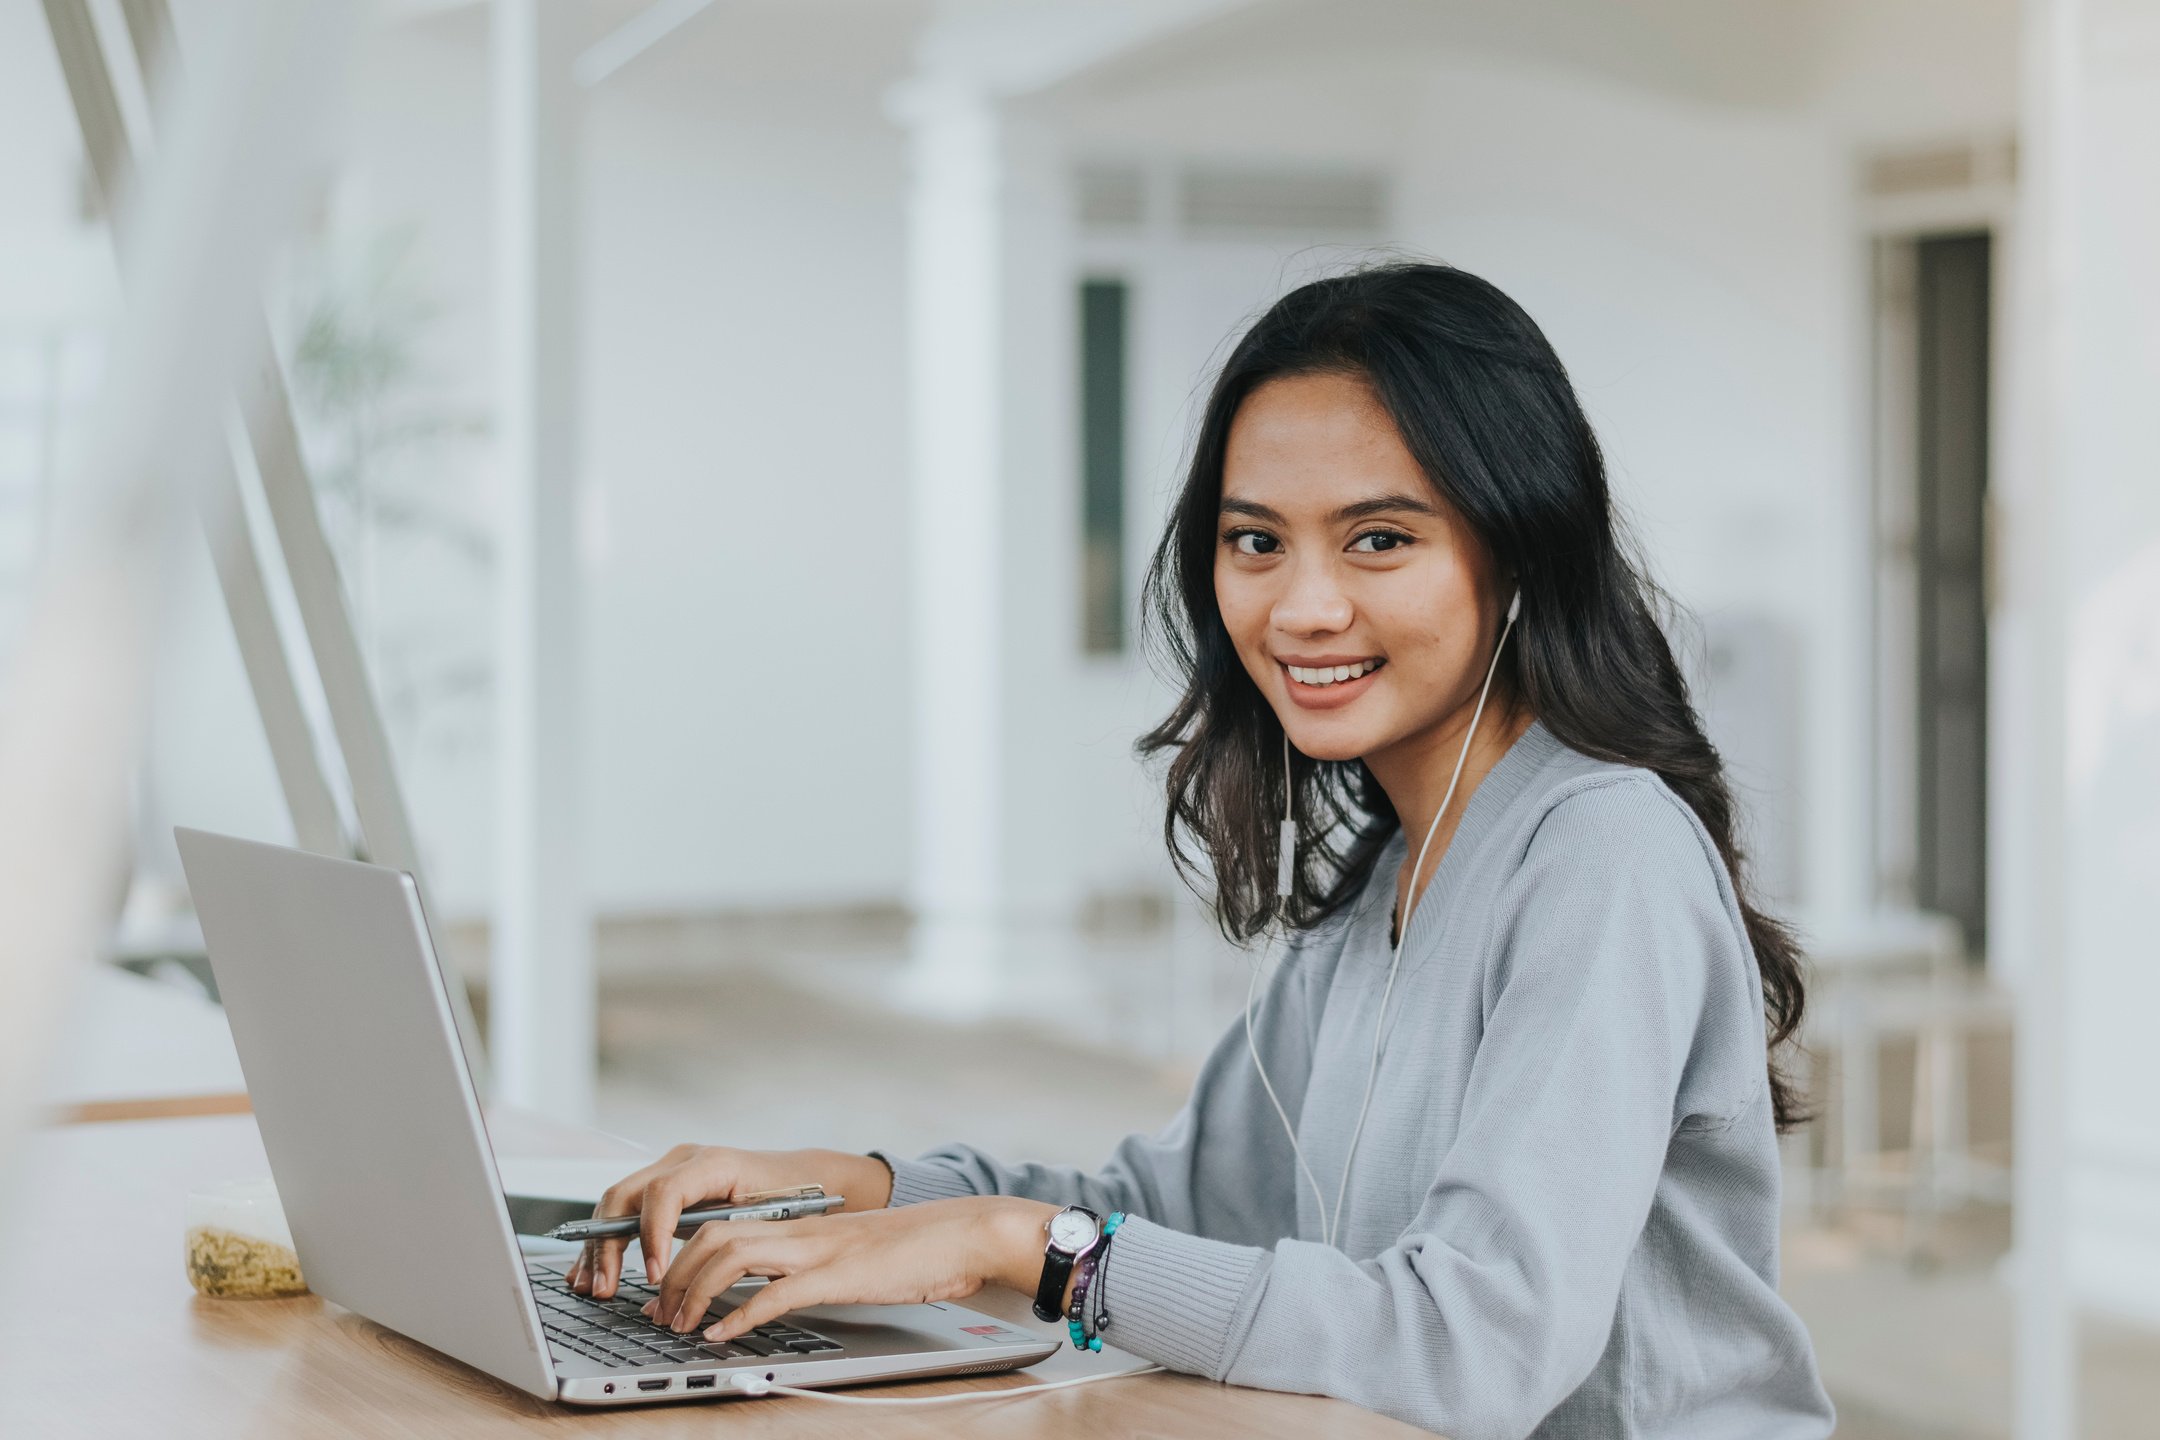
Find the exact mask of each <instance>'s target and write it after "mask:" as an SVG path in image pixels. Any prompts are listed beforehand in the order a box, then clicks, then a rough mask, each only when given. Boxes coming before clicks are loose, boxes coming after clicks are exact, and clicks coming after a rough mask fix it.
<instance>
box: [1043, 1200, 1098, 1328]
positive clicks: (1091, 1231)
mask: <svg viewBox="0 0 2160 1440" xmlns="http://www.w3.org/2000/svg"><path fill="white" fill-rule="evenodd" d="M1043 1228H1044V1230H1045V1231H1047V1232H1048V1234H1049V1242H1048V1243H1047V1244H1045V1245H1044V1246H1043V1268H1042V1282H1041V1283H1040V1284H1038V1285H1037V1286H1036V1287H1035V1318H1036V1319H1038V1320H1041V1321H1044V1322H1046V1323H1049V1324H1055V1323H1056V1322H1058V1321H1060V1320H1062V1319H1064V1318H1065V1282H1067V1281H1068V1280H1070V1279H1072V1272H1073V1265H1074V1264H1075V1263H1077V1262H1078V1260H1079V1259H1080V1257H1081V1256H1083V1255H1085V1254H1087V1253H1088V1251H1090V1250H1093V1249H1094V1248H1095V1247H1096V1246H1097V1245H1099V1244H1101V1243H1102V1217H1101V1216H1099V1215H1097V1214H1096V1213H1095V1212H1094V1211H1092V1210H1088V1209H1084V1208H1082V1207H1081V1206H1078V1205H1068V1206H1066V1207H1065V1208H1064V1209H1063V1210H1060V1211H1058V1212H1057V1214H1055V1215H1052V1216H1051V1217H1050V1219H1049V1221H1048V1222H1047V1223H1045V1225H1044V1226H1043Z"/></svg>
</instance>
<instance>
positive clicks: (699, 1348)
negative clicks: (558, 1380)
mask: <svg viewBox="0 0 2160 1440" xmlns="http://www.w3.org/2000/svg"><path fill="white" fill-rule="evenodd" d="M531 1280H532V1290H533V1299H535V1300H537V1301H539V1302H540V1326H541V1328H542V1329H543V1330H545V1331H546V1332H547V1338H548V1345H549V1347H550V1348H551V1349H553V1350H554V1352H555V1354H556V1355H557V1356H558V1357H560V1356H571V1355H574V1356H578V1357H581V1358H583V1359H586V1360H597V1361H599V1362H600V1363H601V1364H603V1365H612V1366H616V1367H618V1368H621V1369H626V1370H628V1369H636V1368H639V1367H642V1366H646V1365H688V1364H694V1363H696V1362H697V1361H700V1360H743V1359H749V1358H752V1357H761V1356H767V1355H780V1356H786V1357H789V1358H793V1357H794V1356H797V1355H815V1354H819V1353H821V1352H824V1351H829V1350H838V1349H840V1348H841V1347H840V1345H839V1343H838V1342H837V1341H833V1340H828V1339H826V1338H825V1337H824V1336H822V1335H814V1334H812V1333H811V1332H810V1331H808V1330H804V1329H801V1328H799V1327H797V1326H794V1325H789V1324H787V1323H785V1322H784V1321H778V1320H775V1321H773V1322H772V1323H770V1324H766V1325H760V1326H758V1327H757V1328H756V1329H755V1330H752V1331H750V1332H749V1333H748V1334H746V1335H738V1336H736V1337H735V1338H734V1339H733V1340H730V1341H729V1342H727V1343H726V1344H725V1345H715V1344H712V1343H710V1342H708V1341H704V1340H700V1339H699V1338H698V1336H697V1333H696V1332H695V1331H692V1332H691V1333H690V1334H688V1335H678V1334H676V1333H675V1332H674V1331H673V1330H670V1329H668V1328H667V1327H666V1326H665V1325H655V1324H654V1323H653V1322H652V1321H650V1320H648V1319H646V1318H645V1316H644V1315H642V1314H641V1313H639V1312H640V1310H641V1309H642V1308H643V1306H644V1304H645V1302H646V1301H648V1300H650V1299H652V1298H653V1295H654V1294H655V1293H656V1292H655V1291H654V1290H653V1288H652V1287H651V1286H649V1285H646V1284H644V1283H643V1282H641V1281H636V1280H630V1279H625V1280H623V1281H622V1282H621V1284H619V1285H618V1286H617V1287H616V1291H615V1295H614V1298H612V1299H608V1300H595V1299H593V1298H592V1297H591V1296H590V1295H580V1294H578V1293H577V1292H576V1291H574V1290H572V1289H571V1288H570V1282H569V1281H568V1280H567V1279H565V1278H564V1277H563V1276H561V1275H556V1274H551V1273H547V1272H534V1273H533V1274H532V1276H531Z"/></svg>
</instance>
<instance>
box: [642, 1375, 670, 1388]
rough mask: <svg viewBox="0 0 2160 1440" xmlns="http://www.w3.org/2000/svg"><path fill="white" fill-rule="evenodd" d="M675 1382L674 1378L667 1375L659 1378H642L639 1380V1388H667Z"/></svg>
mask: <svg viewBox="0 0 2160 1440" xmlns="http://www.w3.org/2000/svg"><path fill="white" fill-rule="evenodd" d="M674 1383H675V1382H674V1381H673V1380H669V1379H667V1378H665V1377H663V1378H661V1379H658V1380H640V1381H638V1382H637V1388H638V1389H640V1390H665V1389H667V1387H668V1386H670V1385H672V1384H674Z"/></svg>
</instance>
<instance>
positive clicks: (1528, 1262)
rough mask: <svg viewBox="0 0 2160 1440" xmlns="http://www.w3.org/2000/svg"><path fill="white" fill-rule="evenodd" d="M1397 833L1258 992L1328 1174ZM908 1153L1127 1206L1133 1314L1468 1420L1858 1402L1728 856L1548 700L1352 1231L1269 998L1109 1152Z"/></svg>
mask: <svg viewBox="0 0 2160 1440" xmlns="http://www.w3.org/2000/svg"><path fill="white" fill-rule="evenodd" d="M1402 843H1403V842H1402V837H1401V836H1400V835H1399V834H1398V835H1397V836H1396V838H1395V841H1394V843H1393V845H1392V846H1391V847H1390V848H1389V849H1388V851H1387V852H1386V853H1385V854H1383V855H1382V856H1381V857H1380V861H1379V864H1378V865H1377V866H1376V867H1375V869H1374V871H1373V878H1372V881H1371V883H1370V884H1369V885H1367V886H1366V888H1365V891H1364V894H1363V895H1362V896H1361V898H1360V899H1359V900H1358V901H1357V902H1356V904H1355V905H1354V906H1352V907H1351V908H1350V909H1349V910H1347V911H1346V912H1344V913H1342V914H1340V915H1337V916H1335V917H1333V918H1331V919H1330V920H1329V921H1327V922H1325V923H1324V924H1322V925H1320V926H1318V927H1316V928H1315V929H1314V930H1312V931H1310V932H1308V933H1306V934H1304V935H1302V936H1300V937H1299V938H1298V940H1297V942H1296V943H1295V944H1294V945H1292V946H1291V947H1290V949H1289V951H1288V954H1287V955H1286V957H1285V959H1284V962H1283V963H1282V965H1281V966H1279V967H1278V969H1277V970H1276V973H1275V974H1274V976H1273V978H1272V980H1271V981H1270V983H1269V984H1268V985H1267V987H1266V989H1265V992H1264V998H1263V999H1262V1000H1261V1002H1260V1004H1259V1011H1258V1015H1257V1017H1256V1021H1255V1025H1256V1030H1255V1033H1256V1035H1257V1037H1258V1041H1259V1046H1260V1052H1261V1054H1262V1055H1263V1056H1264V1057H1265V1058H1266V1061H1267V1068H1268V1074H1269V1076H1270V1078H1272V1079H1273V1081H1274V1082H1275V1087H1276V1090H1277V1093H1278V1094H1280V1095H1281V1097H1282V1101H1283V1105H1284V1108H1285V1109H1287V1110H1288V1111H1289V1113H1290V1115H1291V1116H1292V1117H1293V1119H1294V1120H1295V1122H1296V1124H1297V1126H1298V1139H1299V1143H1300V1144H1302V1145H1303V1147H1304V1150H1305V1154H1306V1157H1307V1159H1308V1160H1309V1161H1310V1162H1311V1164H1312V1167H1313V1171H1314V1173H1315V1175H1316V1176H1317V1177H1318V1179H1319V1183H1320V1185H1321V1188H1322V1189H1323V1190H1324V1191H1325V1192H1326V1194H1327V1199H1328V1204H1329V1206H1330V1207H1331V1208H1332V1207H1333V1205H1334V1202H1335V1191H1336V1186H1337V1185H1338V1183H1339V1182H1340V1180H1341V1177H1342V1166H1343V1158H1344V1153H1345V1151H1346V1150H1347V1148H1348V1145H1349V1137H1350V1128H1351V1125H1352V1123H1353V1122H1354V1121H1355V1119H1356V1116H1357V1109H1358V1102H1359V1099H1360V1098H1361V1096H1362V1094H1363V1092H1364V1088H1365V1079H1366V1073H1367V1070H1368V1067H1369V1057H1370V1054H1371V1046H1372V1034H1373V1024H1374V1020H1375V1013H1376V1007H1377V1006H1378V1004H1379V1000H1380V991H1381V987H1382V984H1383V982H1384V981H1385V979H1386V975H1387V969H1388V960H1389V954H1390V950H1389V944H1388V919H1389V916H1388V911H1389V904H1390V900H1391V898H1392V893H1393V889H1394V879H1395V875H1396V872H1397V870H1398V868H1399V867H1400V865H1401V863H1402V857H1403V849H1402ZM893 1169H894V1181H893V1203H894V1204H896V1205H902V1204H908V1203H911V1202H914V1201H921V1200H931V1199H937V1198H940V1197H944V1196H955V1195H987V1194H1004V1195H1025V1196H1030V1197H1032V1198H1035V1199H1038V1200H1046V1201H1050V1202H1052V1203H1054V1204H1081V1205H1086V1206H1088V1207H1089V1208H1091V1209H1093V1210H1096V1211H1098V1212H1107V1211H1112V1210H1122V1211H1125V1212H1126V1213H1127V1214H1128V1215H1129V1216H1130V1217H1132V1218H1131V1219H1129V1220H1128V1221H1127V1223H1126V1224H1125V1226H1124V1228H1123V1229H1121V1230H1120V1231H1119V1232H1118V1234H1117V1238H1116V1240H1115V1242H1114V1243H1113V1244H1112V1246H1111V1249H1110V1254H1109V1259H1108V1262H1107V1264H1106V1266H1105V1274H1106V1276H1107V1280H1106V1283H1107V1285H1108V1287H1109V1288H1108V1290H1107V1292H1106V1293H1107V1297H1108V1301H1109V1308H1110V1312H1111V1316H1112V1323H1111V1327H1110V1330H1109V1333H1108V1335H1107V1336H1106V1339H1107V1340H1108V1341H1109V1342H1110V1343H1112V1344H1115V1345H1116V1346H1117V1347H1119V1348H1120V1349H1123V1350H1126V1351H1128V1352H1130V1353H1132V1354H1134V1355H1138V1356H1142V1357H1144V1358H1146V1359H1148V1360H1152V1361H1155V1362H1157V1363H1159V1364H1162V1365H1165V1366H1168V1367H1170V1368H1172V1369H1175V1370H1182V1371H1188V1372H1191V1373H1193V1374H1197V1375H1205V1376H1209V1377H1211V1378H1213V1379H1216V1380H1222V1381H1227V1382H1229V1383H1231V1384H1236V1385H1253V1386H1259V1387H1261V1388H1264V1389H1270V1390H1289V1391H1300V1392H1306V1393H1313V1394H1322V1395H1334V1396H1339V1397H1341V1398H1343V1399H1345V1400H1350V1401H1354V1402H1356V1403H1357V1404H1359V1405H1363V1406H1367V1407H1369V1408H1371V1409H1373V1410H1377V1411H1380V1412H1382V1413H1384V1414H1387V1415H1393V1416H1396V1417H1398V1418H1400V1419H1403V1420H1407V1421H1410V1422H1412V1423H1413V1424H1416V1425H1421V1426H1424V1427H1426V1428H1427V1429H1431V1430H1436V1431H1440V1432H1442V1433H1444V1434H1446V1435H1449V1436H1452V1437H1455V1440H1486V1437H1502V1436H1522V1435H1529V1434H1536V1435H1540V1436H1598V1437H1618V1436H1705V1437H1712V1436H1714V1437H1724V1436H1750V1437H1764V1440H1770V1437H1800V1436H1810V1437H1812V1436H1821V1435H1827V1434H1829V1433H1830V1430H1831V1428H1832V1415H1831V1407H1830V1402H1829V1399H1828V1397H1827V1396H1825V1394H1824V1393H1823V1389H1822V1385H1821V1382H1820V1381H1819V1380H1818V1379H1817V1376H1816V1371H1815V1357H1814V1352H1813V1350H1812V1348H1811V1346H1810V1344H1809V1342H1808V1336H1807V1331H1806V1329H1805V1328H1804V1327H1803V1326H1802V1325H1801V1323H1800V1320H1799V1318H1798V1317H1797V1316H1796V1315H1794V1314H1793V1312H1792V1311H1791V1310H1790V1309H1789V1308H1788V1307H1787V1306H1786V1305H1785V1303H1784V1301H1783V1300H1781V1299H1780V1298H1779V1296H1778V1293H1777V1266H1778V1153H1777V1144H1776V1136H1775V1133H1774V1129H1773V1126H1772V1123H1771V1114H1770V1094H1769V1086H1768V1083H1767V1079H1766V1077H1765V1073H1764V1053H1763V1014H1762V989H1761V982H1760V979H1759V976H1758V974H1757V972H1756V968H1755V960H1754V956H1753V952H1752V951H1751V949H1750V947H1749V945H1748V942H1747V938H1746V935H1745V932H1744V931H1743V929H1742V927H1741V922H1740V916H1739V911H1738V909H1737V907H1736V905H1735V903H1734V898H1733V891H1732V886H1731V883H1730V881H1729V879H1728V877H1727V874H1726V871H1725V868H1724V866H1723V864H1722V863H1721V862H1720V861H1719V859H1718V856H1717V852H1716V850H1715V849H1714V848H1713V847H1712V845H1711V843H1710V840H1709V837H1708V835H1707V833H1706V832H1705V831H1704V829H1703V827H1702V825H1701V823H1700V822H1699V821H1698V820H1697V819H1696V818H1695V816H1694V814H1693V813H1692V812H1691V811H1690V810H1689V809H1688V808H1687V806H1686V805H1685V804H1684V803H1682V802H1681V801H1680V800H1679V798H1678V797H1677V796H1675V795H1674V794H1673V793H1672V791H1671V790H1669V789H1667V788H1666V786H1665V785H1664V783H1663V782H1662V781H1660V780H1658V779H1657V777H1655V776H1654V775H1652V774H1650V773H1649V772H1647V771H1644V770H1639V769H1632V768H1628V767H1625V766H1619V765H1611V764H1606V763H1603V762H1600V761H1595V760H1591V759H1589V758H1587V757H1585V756H1583V755H1581V754H1579V753H1577V752H1575V751H1573V750H1570V749H1568V748H1566V747H1565V746H1563V745H1562V744H1561V743H1560V742H1559V741H1558V740H1556V739H1554V738H1553V736H1552V734H1551V733H1550V732H1549V731H1547V730H1546V729H1545V728H1544V727H1543V726H1542V725H1533V726H1532V727H1531V728H1530V729H1529V730H1528V731H1527V732H1526V733H1525V734H1524V735H1523V736H1522V738H1521V739H1519V740H1518V741H1516V743H1515V744H1514V746H1513V747H1512V748H1511V749H1510V750H1509V751H1508V753H1507V754H1506V755H1505V756H1504V757H1503V758H1502V759H1501V761H1500V763H1499V764H1498V765H1497V766H1495V767H1494V768H1493V770H1492V772H1491V773H1490V774H1489V775H1488V776H1487V777H1486V778H1485V781H1484V783H1482V784H1481V785H1479V786H1478V787H1477V790H1476V792H1475V793H1474V794H1473V795H1472V796H1471V799H1470V801H1469V805H1468V807H1467V810H1466V811H1465V813H1464V816H1463V820H1462V824H1461V826H1460V828H1459V829H1458V831H1457V833H1456V836H1455V839H1454V841H1453V843H1452V844H1451V845H1450V847H1449V849H1448V851H1447V854H1446V856H1445V858H1444V859H1443V861H1442V862H1441V865H1440V868H1439V870H1438V872H1437V873H1436V874H1435V876H1434V878H1433V880H1432V882H1431V885H1430V888H1429V889H1428V890H1427V892H1426V895H1425V898H1424V900H1423V902H1422V903H1421V904H1420V905H1419V906H1418V908H1417V911H1416V913H1415V915H1414V916H1413V918H1412V920H1411V924H1410V934H1409V942H1408V944H1407V945H1406V946H1405V948H1404V952H1403V962H1402V970H1401V973H1400V975H1399V976H1398V978H1397V980H1396V985H1395V995H1394V998H1393V1000H1392V1001H1391V1002H1390V1004H1389V1013H1388V1020H1387V1039H1386V1048H1385V1050H1384V1051H1383V1053H1382V1056H1381V1070H1380V1078H1379V1081H1378V1083H1377V1085H1376V1086H1375V1089H1374V1094H1373V1101H1372V1110H1371V1113H1370V1115H1369V1116H1368V1118H1367V1120H1366V1122H1365V1134H1364V1138H1363V1139H1362V1140H1361V1141H1360V1142H1359V1145H1358V1150H1357V1155H1356V1169H1355V1172H1354V1173H1353V1174H1352V1175H1351V1177H1350V1191H1349V1201H1348V1205H1347V1209H1346V1212H1345V1215H1344V1218H1343V1221H1342V1224H1341V1226H1340V1231H1339V1233H1338V1235H1337V1237H1336V1239H1337V1247H1339V1248H1337V1247H1331V1246H1329V1245H1327V1244H1325V1243H1323V1241H1322V1239H1321V1228H1320V1216H1319V1213H1318V1211H1317V1209H1316V1208H1315V1206H1314V1203H1313V1194H1312V1189H1311V1187H1310V1186H1309V1185H1307V1184H1306V1183H1305V1182H1304V1181H1303V1179H1302V1178H1301V1177H1300V1175H1299V1173H1298V1170H1297V1166H1296V1162H1295V1160H1294V1159H1293V1157H1292V1155H1291V1150H1290V1145H1289V1142H1288V1141H1287V1139H1286V1138H1285V1137H1284V1135H1283V1132H1282V1126H1281V1122H1280V1121H1278V1120H1277V1118H1276V1116H1275V1113H1274V1110H1273V1109H1272V1107H1271V1106H1270V1105H1269V1103H1268V1099H1267V1096H1266V1094H1265V1093H1264V1092H1263V1091H1262V1089H1261V1087H1260V1081H1259V1079H1258V1077H1257V1076H1256V1075H1255V1074H1254V1071H1253V1064H1252V1059H1251V1057H1250V1055H1249V1054H1248V1053H1247V1051H1246V1045H1245V1035H1244V1028H1243V1026H1242V1024H1239V1025H1237V1026H1234V1027H1233V1029H1232V1031H1231V1032H1230V1033H1229V1034H1227V1035H1225V1036H1224V1038H1223V1040H1222V1041H1221V1043H1219V1044H1218V1045H1217V1046H1216V1047H1215V1050H1214V1053H1213V1054H1212V1055H1211V1056H1210V1057H1209V1059H1208V1061H1207V1063H1206V1065H1205V1067H1204V1068H1203V1069H1202V1071H1201V1073H1200V1077H1199V1080H1198V1082H1197V1083H1196V1084H1195V1086H1194V1089H1193V1094H1192V1099H1191V1101H1190V1102H1189V1103H1188V1104H1187V1105H1186V1107H1185V1109H1184V1110H1183V1111H1182V1112H1181V1113H1180V1114H1179V1115H1178V1116H1177V1118H1176V1119H1174V1120H1173V1121H1171V1123H1170V1125H1169V1126H1168V1127H1167V1128H1166V1129H1164V1130H1163V1131H1162V1132H1161V1133H1160V1134H1158V1135H1155V1136H1152V1137H1143V1136H1134V1137H1132V1138H1130V1139H1128V1140H1126V1141H1125V1142H1124V1143H1123V1144H1121V1145H1120V1146H1119V1147H1118V1149H1117V1152H1116V1153H1115V1154H1114V1155H1113V1156H1112V1157H1111V1158H1110V1161H1109V1163H1108V1164H1107V1165H1105V1166H1104V1167H1103V1168H1102V1170H1101V1171H1099V1172H1098V1173H1095V1174H1092V1175H1090V1174H1084V1173H1082V1172H1080V1171H1077V1170H1071V1169H1065V1168H1059V1167H1051V1166H1044V1165H1014V1166H1007V1165H1000V1164H998V1163H996V1162H994V1161H992V1160H990V1159H989V1158H987V1157H985V1156H983V1155H981V1154H979V1153H978V1152H976V1151H974V1150H972V1149H968V1148H966V1147H963V1146H954V1147H952V1148H951V1149H947V1150H941V1151H938V1152H936V1153H934V1154H931V1155H928V1156H925V1157H923V1158H922V1159H921V1160H915V1161H908V1160H901V1161H898V1162H897V1163H896V1164H895V1165H894V1167H893Z"/></svg>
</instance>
